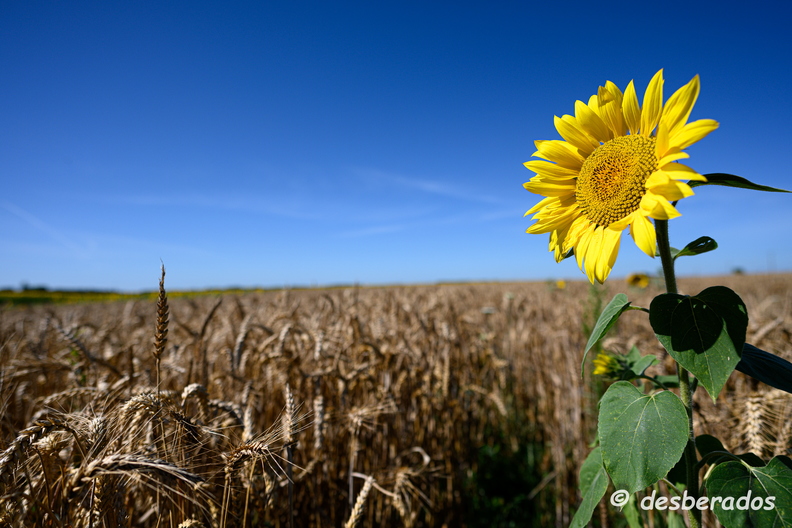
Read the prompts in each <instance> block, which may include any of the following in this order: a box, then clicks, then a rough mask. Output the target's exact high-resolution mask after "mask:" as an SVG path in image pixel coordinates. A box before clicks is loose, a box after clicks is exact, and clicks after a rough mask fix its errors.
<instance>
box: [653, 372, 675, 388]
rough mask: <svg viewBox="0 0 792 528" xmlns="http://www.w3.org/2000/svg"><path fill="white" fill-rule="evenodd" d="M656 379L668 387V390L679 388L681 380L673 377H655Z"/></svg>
mask: <svg viewBox="0 0 792 528" xmlns="http://www.w3.org/2000/svg"><path fill="white" fill-rule="evenodd" d="M655 379H656V380H657V381H659V382H660V383H662V384H663V385H665V386H666V388H668V389H675V388H677V387H679V378H678V377H676V376H673V375H667V376H655Z"/></svg>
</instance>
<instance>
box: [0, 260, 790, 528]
mask: <svg viewBox="0 0 792 528" xmlns="http://www.w3.org/2000/svg"><path fill="white" fill-rule="evenodd" d="M715 284H722V285H726V286H728V287H731V288H732V289H734V290H735V291H736V292H737V293H738V294H739V295H741V296H742V298H743V300H744V301H745V303H746V305H747V307H748V313H749V316H750V325H749V329H748V342H750V343H752V344H754V345H756V346H758V347H759V348H762V349H764V350H767V351H770V352H773V353H776V354H778V355H780V356H782V357H784V358H786V359H788V360H792V339H790V337H792V319H791V318H790V313H791V312H792V310H791V309H790V303H791V302H792V276H790V275H767V276H729V277H717V278H695V279H682V280H680V291H681V292H682V293H689V294H693V293H697V292H698V291H700V290H701V289H703V288H704V287H707V286H710V285H715ZM166 288H167V283H165V289H166ZM618 292H625V293H627V294H628V296H629V297H630V300H631V301H633V304H635V305H639V306H646V307H648V305H649V302H650V301H651V299H652V297H653V296H655V295H657V294H659V293H661V290H660V289H659V287H658V286H657V285H652V286H650V287H649V288H647V289H645V290H638V289H631V288H628V287H627V286H626V285H624V284H620V283H618V282H616V281H611V282H610V283H609V284H608V285H607V286H606V287H605V288H602V287H597V288H593V287H591V286H589V285H588V284H587V283H583V282H572V283H568V284H566V285H565V287H563V288H559V287H558V286H556V285H554V284H549V283H496V284H463V285H437V286H411V287H407V286H404V287H387V288H374V287H370V288H357V287H350V288H336V289H327V290H300V291H297V290H295V291H290V290H283V291H279V292H269V293H250V294H234V295H224V296H207V297H197V298H180V299H173V300H171V301H168V300H167V298H166V297H165V295H164V290H162V294H161V295H160V299H159V301H157V302H149V301H127V302H113V303H103V304H76V305H38V306H29V307H24V308H12V307H5V308H1V309H0V368H1V369H2V373H1V374H0V415H1V416H2V420H1V421H0V526H55V527H126V526H142V527H155V526H158V527H177V526H182V527H187V526H195V527H197V526H204V527H210V526H211V527H220V528H225V527H250V526H278V527H291V526H300V527H335V526H345V527H352V526H378V527H379V526H382V527H390V526H408V527H411V526H447V527H457V526H460V527H461V526H470V527H474V526H500V525H502V526H512V525H515V524H513V523H514V522H515V520H518V521H519V520H522V521H525V520H526V519H528V520H530V521H531V523H532V524H533V525H534V526H567V525H568V524H569V521H570V520H571V516H572V515H573V514H574V511H575V508H576V506H577V504H578V502H579V500H580V497H579V494H578V491H577V472H578V469H579V466H580V464H581V463H582V461H583V460H584V458H585V457H586V455H587V454H588V452H589V450H590V449H591V448H590V446H591V443H592V441H593V440H594V439H595V436H596V407H595V406H596V401H597V400H598V399H599V396H600V395H601V394H602V392H603V391H604V389H605V386H604V384H603V383H602V381H601V380H599V379H592V378H591V376H590V375H589V373H588V372H589V371H590V368H589V370H588V371H587V373H586V375H585V376H584V377H582V378H581V375H580V361H581V357H582V351H583V348H584V345H585V343H586V340H587V329H590V328H591V327H592V326H593V323H594V321H595V320H596V316H597V315H598V313H599V310H601V308H602V307H603V306H604V304H605V303H607V302H608V301H609V300H610V298H611V297H612V296H613V295H615V294H616V293H618ZM633 345H636V346H638V347H639V348H640V349H641V351H642V352H644V353H655V354H657V356H658V358H659V359H660V360H661V361H660V364H659V365H658V366H656V367H653V368H654V369H657V372H658V373H661V374H664V373H668V374H670V373H672V369H673V363H672V362H671V360H670V359H669V357H668V355H667V354H666V353H665V351H664V350H663V349H662V347H660V345H659V344H658V343H657V341H656V340H655V338H654V335H653V333H652V331H651V328H650V327H649V323H648V320H647V318H646V317H645V314H642V313H640V312H628V313H626V314H625V315H624V316H623V317H622V318H621V321H620V323H619V324H618V326H617V327H616V328H615V329H614V330H613V331H612V332H611V333H610V334H609V335H608V336H607V337H606V339H605V340H604V341H603V346H604V348H605V349H606V350H609V351H613V352H622V353H626V352H627V351H628V350H629V349H630V347H632V346H633ZM703 392H704V391H699V393H697V395H696V397H697V398H696V402H697V412H696V415H695V420H696V430H697V431H698V432H700V433H703V432H706V433H710V434H714V435H716V436H718V437H719V438H720V439H722V440H723V441H724V444H725V445H726V446H727V447H728V448H730V449H732V450H734V451H736V452H742V451H749V450H750V451H753V452H755V453H757V454H761V455H762V456H764V457H770V456H773V455H774V454H781V453H784V454H789V453H790V445H791V444H790V437H792V428H791V427H790V424H792V419H790V416H791V415H792V399H791V398H790V395H788V394H786V393H783V392H779V391H776V390H773V389H770V388H769V387H766V386H763V385H761V384H759V383H757V382H754V381H753V380H751V379H749V378H747V377H746V376H744V375H742V374H740V373H735V374H733V375H732V378H731V379H730V380H729V383H728V384H727V387H726V389H725V390H724V393H723V394H722V396H721V397H720V398H719V400H718V402H717V404H716V405H714V404H713V403H712V402H711V401H710V400H709V397H708V396H706V394H703ZM526 468H527V469H526ZM515 469H518V470H519V471H515ZM515 473H519V475H517V477H515ZM515 479H516V480H515ZM504 487H505V488H509V490H507V491H508V493H507V492H506V491H503V490H502V489H500V488H504ZM499 489H500V491H499ZM612 516H615V512H613V511H612V508H605V507H604V505H603V507H602V508H601V509H600V514H599V515H595V523H596V524H597V525H608V523H609V518H610V517H612ZM510 522H511V523H512V524H509V523H510ZM499 523H500V524H499Z"/></svg>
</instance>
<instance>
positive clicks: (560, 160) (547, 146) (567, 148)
mask: <svg viewBox="0 0 792 528" xmlns="http://www.w3.org/2000/svg"><path fill="white" fill-rule="evenodd" d="M535 145H536V153H534V157H539V158H544V159H546V160H548V161H553V162H555V163H557V164H559V165H561V166H562V167H566V168H567V169H573V170H580V167H582V166H583V156H581V155H580V153H579V152H578V151H577V149H576V148H574V147H573V146H572V145H570V144H569V143H567V142H566V141H559V140H548V141H536V142H535Z"/></svg>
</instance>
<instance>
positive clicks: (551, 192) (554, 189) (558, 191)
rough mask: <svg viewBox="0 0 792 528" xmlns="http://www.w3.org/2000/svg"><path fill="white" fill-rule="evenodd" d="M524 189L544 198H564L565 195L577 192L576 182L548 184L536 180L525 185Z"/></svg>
mask: <svg viewBox="0 0 792 528" xmlns="http://www.w3.org/2000/svg"><path fill="white" fill-rule="evenodd" d="M523 187H524V188H525V189H526V190H528V191H530V192H532V193H534V194H541V195H542V196H563V195H565V194H569V193H574V192H575V182H574V181H571V182H570V183H564V182H560V183H559V182H548V181H542V180H539V179H538V178H534V179H532V180H531V181H529V182H525V183H523Z"/></svg>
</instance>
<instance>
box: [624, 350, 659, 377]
mask: <svg viewBox="0 0 792 528" xmlns="http://www.w3.org/2000/svg"><path fill="white" fill-rule="evenodd" d="M656 363H658V361H657V357H656V356H654V355H648V356H643V357H642V358H641V359H639V360H638V361H636V362H635V364H634V365H632V366H631V367H630V370H632V371H633V372H634V373H635V375H636V376H640V375H641V374H643V373H644V372H646V369H648V368H649V367H651V366H652V365H654V364H656Z"/></svg>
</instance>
